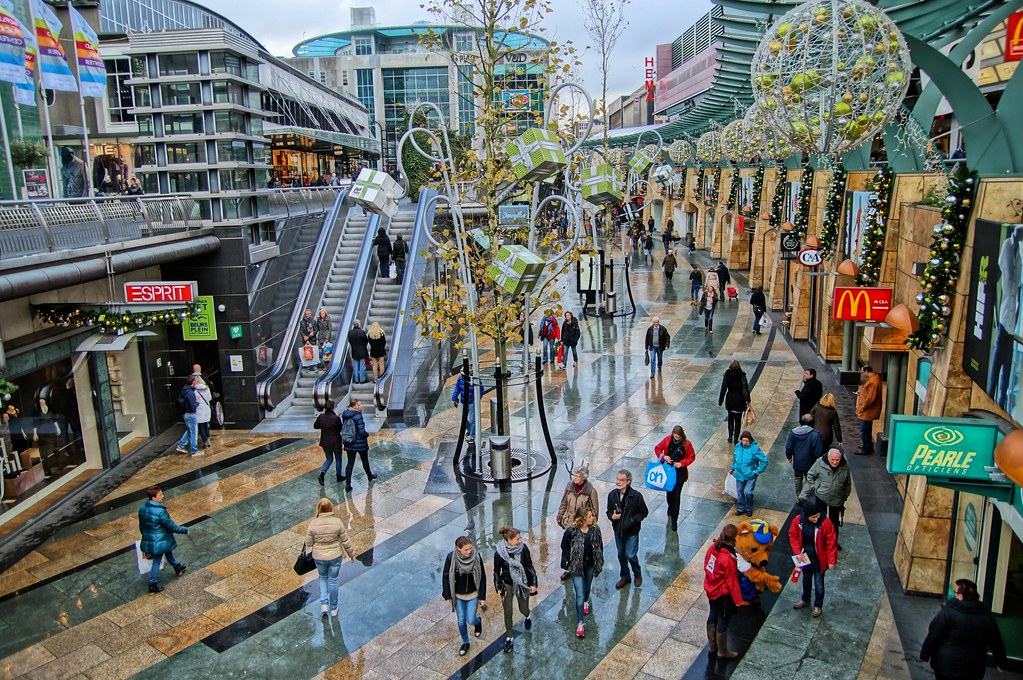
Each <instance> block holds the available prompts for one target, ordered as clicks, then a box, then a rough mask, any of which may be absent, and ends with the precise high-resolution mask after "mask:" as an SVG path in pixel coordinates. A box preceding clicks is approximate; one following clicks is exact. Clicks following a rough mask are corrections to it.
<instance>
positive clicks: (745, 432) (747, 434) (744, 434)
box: [739, 430, 755, 441]
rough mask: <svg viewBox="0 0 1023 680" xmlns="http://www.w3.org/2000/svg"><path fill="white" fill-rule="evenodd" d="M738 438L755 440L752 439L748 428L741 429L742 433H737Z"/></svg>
mask: <svg viewBox="0 0 1023 680" xmlns="http://www.w3.org/2000/svg"><path fill="white" fill-rule="evenodd" d="M739 439H748V440H750V441H755V440H754V439H753V433H752V432H750V431H749V430H743V431H742V434H740V435H739Z"/></svg>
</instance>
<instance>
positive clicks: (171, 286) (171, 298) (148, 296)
mask: <svg viewBox="0 0 1023 680" xmlns="http://www.w3.org/2000/svg"><path fill="white" fill-rule="evenodd" d="M197 288H198V286H197V285H196V282H195V281H129V282H127V283H125V284H124V301H125V302H134V303H143V304H164V303H167V302H195V301H196V298H197V297H198V291H197Z"/></svg>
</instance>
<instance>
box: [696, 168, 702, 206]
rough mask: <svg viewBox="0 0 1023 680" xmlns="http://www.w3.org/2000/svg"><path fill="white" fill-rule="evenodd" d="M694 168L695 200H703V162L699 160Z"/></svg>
mask: <svg viewBox="0 0 1023 680" xmlns="http://www.w3.org/2000/svg"><path fill="white" fill-rule="evenodd" d="M695 169H696V200H697V201H699V202H703V182H704V177H703V163H702V162H699V163H697V164H696V165H695Z"/></svg>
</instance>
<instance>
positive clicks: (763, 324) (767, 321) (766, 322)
mask: <svg viewBox="0 0 1023 680" xmlns="http://www.w3.org/2000/svg"><path fill="white" fill-rule="evenodd" d="M770 327H771V317H769V316H768V315H767V314H764V315H763V316H762V317H760V330H764V329H765V328H770Z"/></svg>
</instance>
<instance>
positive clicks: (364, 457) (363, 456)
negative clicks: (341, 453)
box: [345, 449, 372, 486]
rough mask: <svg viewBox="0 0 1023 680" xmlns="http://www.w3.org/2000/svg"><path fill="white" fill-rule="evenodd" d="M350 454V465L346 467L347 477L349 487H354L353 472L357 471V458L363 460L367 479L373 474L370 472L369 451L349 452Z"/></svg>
mask: <svg viewBox="0 0 1023 680" xmlns="http://www.w3.org/2000/svg"><path fill="white" fill-rule="evenodd" d="M346 453H347V454H348V465H346V466H345V477H347V478H348V485H349V486H351V485H352V472H353V471H354V470H355V456H359V458H361V459H362V469H363V470H365V471H366V479H367V480H368V479H369V476H370V475H371V474H372V473H371V472H370V471H369V451H358V452H356V451H352V450H351V449H349V450H347V451H346Z"/></svg>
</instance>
